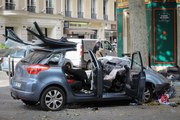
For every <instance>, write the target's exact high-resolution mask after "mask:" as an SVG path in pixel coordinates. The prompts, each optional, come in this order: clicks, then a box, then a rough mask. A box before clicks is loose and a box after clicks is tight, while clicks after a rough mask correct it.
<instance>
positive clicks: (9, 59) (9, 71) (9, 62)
mask: <svg viewBox="0 0 180 120" xmlns="http://www.w3.org/2000/svg"><path fill="white" fill-rule="evenodd" d="M8 67H9V70H8V75H9V81H10V80H11V58H10V56H8Z"/></svg>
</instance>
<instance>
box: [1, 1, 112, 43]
mask: <svg viewBox="0 0 180 120" xmlns="http://www.w3.org/2000/svg"><path fill="white" fill-rule="evenodd" d="M115 5H116V1H115V0H0V42H4V41H5V38H4V37H3V36H2V35H3V34H7V33H6V29H13V30H14V31H15V33H16V34H17V35H18V36H19V37H20V38H21V39H23V40H27V41H31V40H32V39H33V38H32V37H33V36H32V35H31V34H29V33H28V32H27V31H26V28H28V27H31V26H32V23H33V22H34V21H36V22H37V23H38V24H39V25H40V27H41V29H42V30H43V31H44V34H45V35H47V36H48V37H52V38H61V37H62V36H67V37H72V38H97V39H108V40H109V41H112V40H114V39H116V22H115V20H116V15H115V13H116V12H115V10H116V7H115Z"/></svg>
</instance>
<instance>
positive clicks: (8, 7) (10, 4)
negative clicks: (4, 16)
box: [5, 3, 15, 10]
mask: <svg viewBox="0 0 180 120" xmlns="http://www.w3.org/2000/svg"><path fill="white" fill-rule="evenodd" d="M5 9H6V10H15V4H13V3H6V5H5Z"/></svg>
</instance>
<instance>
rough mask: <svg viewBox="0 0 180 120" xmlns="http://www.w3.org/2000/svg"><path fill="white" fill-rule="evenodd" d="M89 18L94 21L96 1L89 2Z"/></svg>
mask: <svg viewBox="0 0 180 120" xmlns="http://www.w3.org/2000/svg"><path fill="white" fill-rule="evenodd" d="M91 18H93V19H96V0H91Z"/></svg>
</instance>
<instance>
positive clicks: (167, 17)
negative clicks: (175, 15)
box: [158, 12, 170, 22]
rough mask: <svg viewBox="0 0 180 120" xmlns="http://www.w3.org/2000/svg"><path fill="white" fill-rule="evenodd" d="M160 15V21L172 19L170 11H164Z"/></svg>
mask: <svg viewBox="0 0 180 120" xmlns="http://www.w3.org/2000/svg"><path fill="white" fill-rule="evenodd" d="M158 16H159V22H169V21H170V14H169V13H166V12H162V13H160V14H159V15H158Z"/></svg>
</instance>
